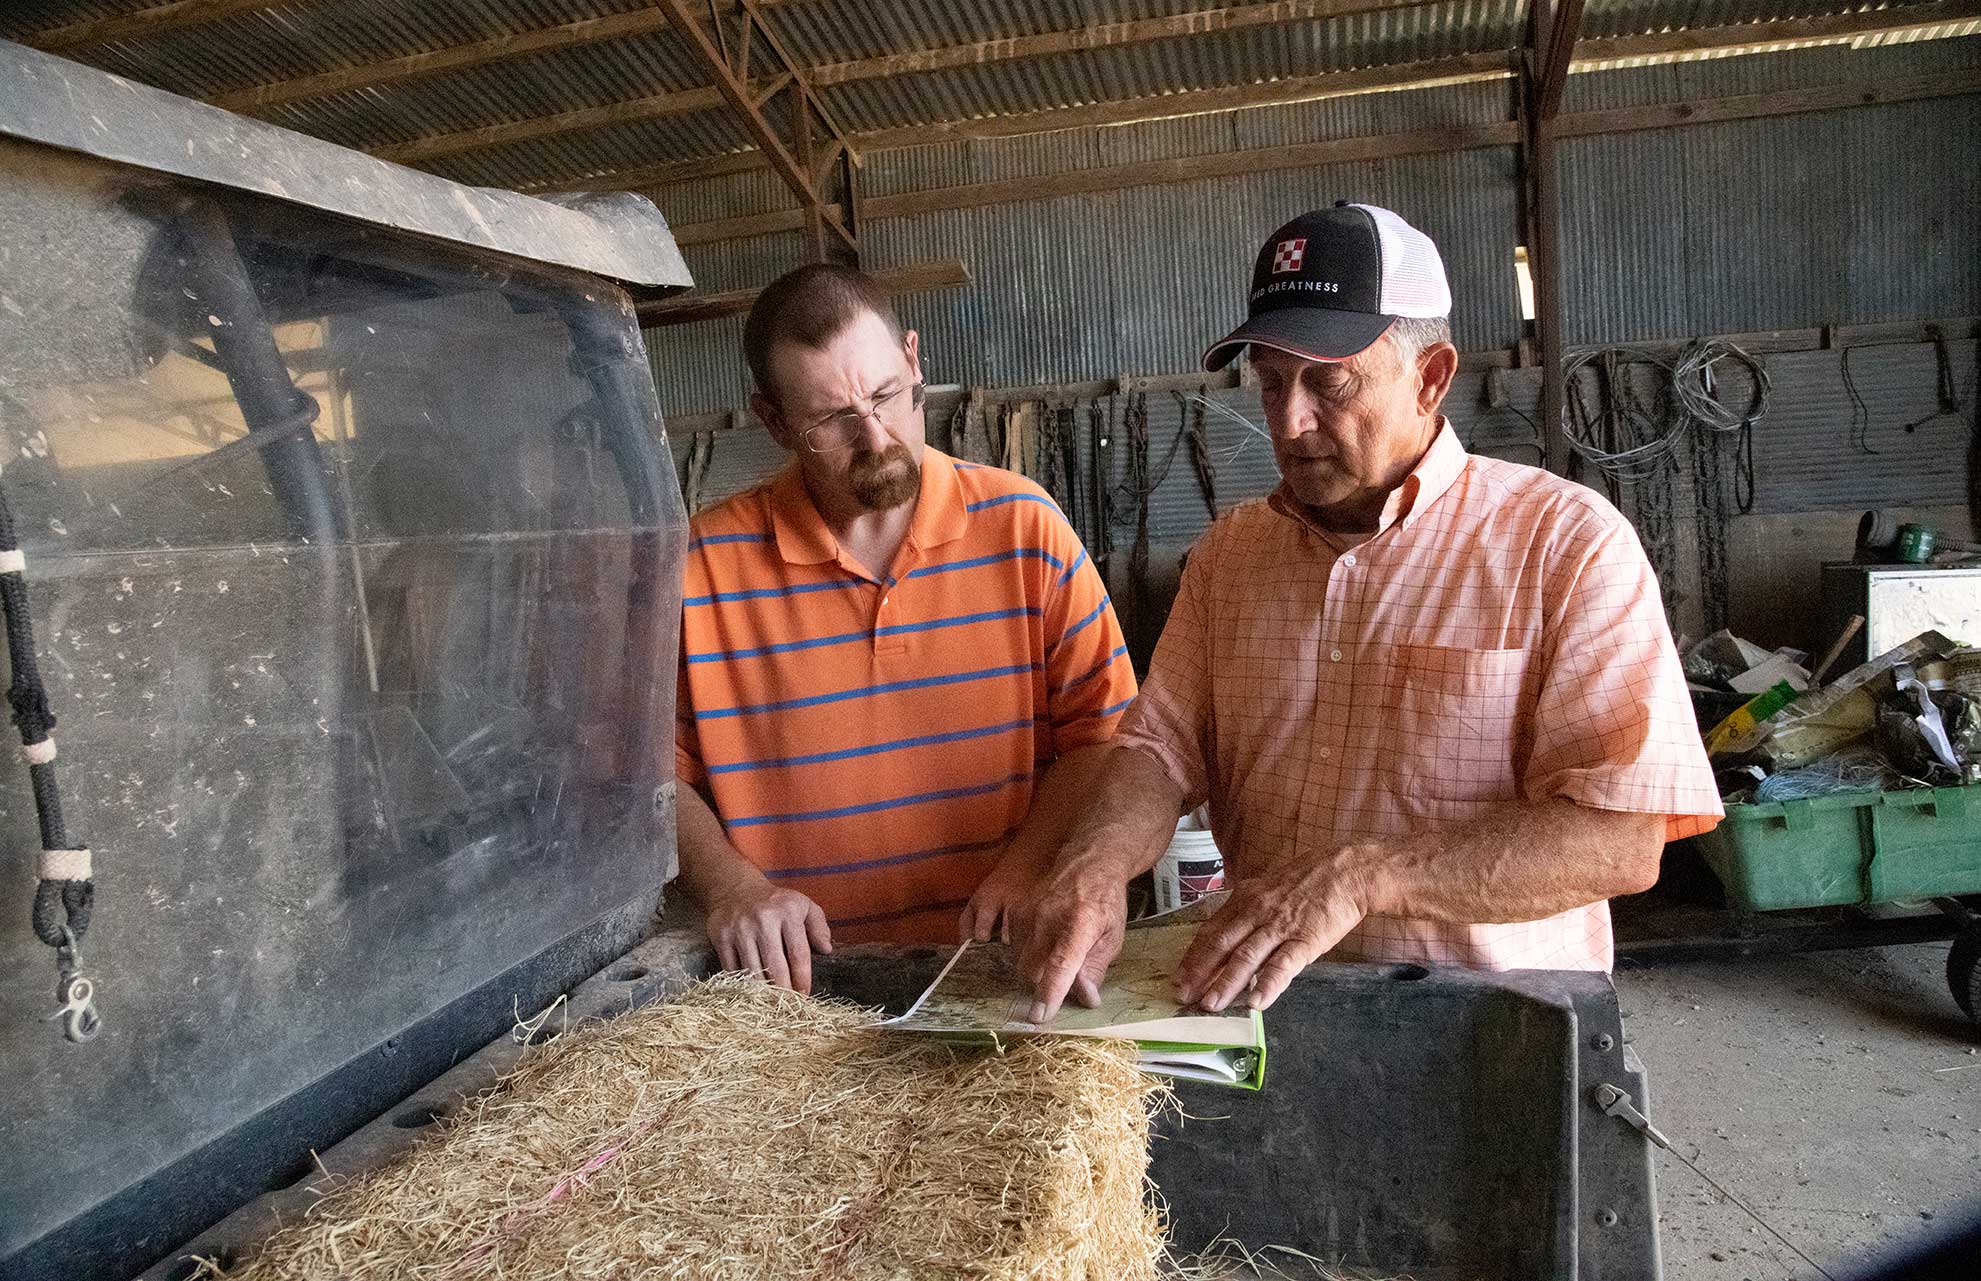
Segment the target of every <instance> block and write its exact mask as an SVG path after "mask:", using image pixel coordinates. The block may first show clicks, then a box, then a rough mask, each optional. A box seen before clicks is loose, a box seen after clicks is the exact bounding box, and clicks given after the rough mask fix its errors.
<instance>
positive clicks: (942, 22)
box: [0, 0, 1981, 185]
mask: <svg viewBox="0 0 1981 1281" xmlns="http://www.w3.org/2000/svg"><path fill="white" fill-rule="evenodd" d="M1240 2H1241V0H1195V2H1193V0H919V2H918V3H896V4H888V5H874V4H872V3H870V2H869V0H783V2H782V3H773V4H771V5H770V6H769V7H767V8H766V9H765V10H764V19H765V21H766V22H767V23H768V24H769V25H770V26H771V27H772V28H773V29H774V30H775V31H776V32H777V33H778V35H779V37H780V38H781V39H782V41H783V42H784V44H785V45H786V47H787V48H788V49H789V50H790V51H791V53H792V55H793V57H794V58H795V59H796V60H797V61H798V62H799V63H801V64H803V65H807V66H812V65H821V64H831V63H843V62H848V61H855V60H859V59H866V58H874V57H879V56H882V55H885V54H889V53H899V52H903V51H908V50H921V49H932V48H941V47H946V46H953V45H958V44H967V43H971V42H976V41H984V40H993V39H1002V38H1007V37H1016V36H1027V35H1037V34H1042V33H1049V32H1058V31H1075V30H1084V29H1088V28H1091V27H1094V26H1097V25H1104V24H1109V23H1119V22H1128V21H1137V20H1143V19H1150V18H1160V17H1165V16H1170V15H1175V14H1183V13H1189V12H1194V11H1200V10H1206V9H1214V8H1224V7H1230V6H1232V5H1235V4H1238V3H1240ZM156 4H157V0H75V2H73V3H65V2H63V0H50V2H48V3H43V4H39V5H32V6H24V7H10V8H9V10H8V12H7V13H5V14H4V15H0V35H5V36H11V37H21V36H23V35H27V34H30V33H32V32H33V31H36V30H45V29H48V28H50V27H51V26H55V25H59V24H62V23H65V22H72V21H76V20H80V19H84V18H92V17H100V16H104V15H110V14H128V13H133V12H138V11H141V10H143V9H146V8H149V7H155V6H156ZM649 4H650V0H425V2H423V3H420V4H415V5H408V4H404V3H402V2H401V0H307V2H302V3H288V4H282V5H277V6H275V7H272V8H267V9H259V10H250V11H247V12H243V13H239V14H236V15H234V16H231V17H226V18H222V19H219V20H212V21H206V22H200V23H194V24H190V25H182V26H177V27H168V28H167V29H165V30H162V31H160V32H159V33H158V34H156V35H153V36H147V37H136V38H129V39H124V40H119V41H116V42H114V43H109V44H98V45H92V46H85V47H82V48H80V49H78V50H75V51H74V53H73V55H72V56H79V57H81V58H83V59H84V60H86V61H90V62H93V63H95V64H97V65H100V66H103V67H105V68H107V69H109V70H113V71H116V72H118V73H120V74H123V75H127V76H130V77H132V78H135V79H138V80H143V81H146V82H148V83H151V84H155V85H159V86H160V87H163V88H167V89H171V90H173V91H175V92H179V93H184V94H187V95H189V96H193V97H211V96H215V95H218V94H222V93H225V92H228V91H233V90H239V89H242V88H245V87H251V86H255V85H260V84H266V83H271V82H276V81H281V80H284V79H290V78H294V77H297V76H302V75H309V74H315V73H318V72H323V71H327V70H332V69H337V68H346V67H353V66H361V65H365V64H368V63H375V62H379V61H382V60H385V59H388V58H393V57H398V56H402V55H406V54H412V53H421V52H431V51H434V50H441V49H447V48H452V47H455V46H459V45H462V44H466V43H470V42H474V41H478V40H486V39H491V38H496V37H500V36H502V35H505V34H516V33H524V32H532V31H540V30H543V29H546V28H550V27H555V26H558V25H561V24H566V23H570V22H574V21H581V20H585V19H591V18H597V17H602V16H607V15H613V14H623V13H628V12H632V11H635V10H639V9H643V8H646V7H648V6H649ZM1883 7H1887V6H1881V5H1878V4H1864V3H1848V2H1843V3H1839V2H1838V0H1828V2H1826V0H1591V3H1590V4H1589V6H1588V10H1587V13H1586V16H1585V19H1584V34H1585V35H1586V36H1589V37H1600V36H1608V35H1621V34H1633V33H1645V32H1657V31H1665V30H1671V29H1677V28H1696V27H1705V26H1718V25H1727V24H1731V23H1738V22H1752V21H1756V20H1759V19H1763V18H1787V17H1795V16H1805V15H1812V14H1825V13H1838V12H1855V11H1863V10H1874V9H1880V8H1883ZM1526 13H1527V0H1444V2H1443V3H1432V4H1425V5H1421V6H1417V7H1410V8H1389V9H1384V10H1381V11H1378V12H1373V13H1362V14H1355V15H1351V16H1347V17H1337V18H1332V19H1321V20H1307V21H1297V22H1296V21H1281V22H1276V23H1272V24H1269V25H1263V26H1256V27H1248V28H1245V29H1241V30H1236V31H1218V32H1211V33H1205V34H1193V35H1189V36H1183V37H1175V38H1170V39H1165V40H1161V41H1156V42H1148V43H1137V44H1129V45H1119V46H1113V47H1108V48H1102V49H1096V50H1091V51H1086V52H1079V53H1063V54H1056V55H1050V56H1045V57H1034V58H1026V59H1020V60H1011V61H998V62H987V63H982V64H977V65H971V66H965V67H959V68H955V69H952V70H944V71H936V72H927V73H923V74H919V75H897V76H890V77H888V78H885V79H875V80H862V81H855V82H851V83H846V84H841V85H837V86H834V87H832V88H829V89H827V90H825V91H824V94H823V96H824V97H825V99H826V101H827V103H828V106H829V108H830V109H831V110H832V112H833V113H834V114H835V116H836V117H837V118H838V119H839V121H840V122H841V124H842V126H843V127H844V128H846V129H848V130H852V131H866V130H873V129H886V128H898V127H912V126H914V125H918V124H925V123H930V122H935V121H942V120H957V119H969V118H977V117H984V116H996V115H1006V114H1012V113H1024V112H1034V111H1043V110H1050V109H1053V108H1059V107H1067V106H1076V105H1085V104H1090V103H1096V102H1108V101H1115V100H1120V99H1124V98H1131V97H1143V96H1150V95H1159V94H1166V93H1178V92H1185V91H1189V90H1193V89H1207V88H1219V87H1228V86H1235V85H1245V84H1252V83H1258V82H1261V81H1270V80H1276V79H1282V78H1287V77H1297V76H1312V75H1316V74H1324V73H1327V72H1330V71H1338V70H1345V69H1351V68H1360V67H1370V66H1387V65H1394V64H1400V63H1407V62H1414V61H1419V60H1422V59H1428V58H1437V57H1443V56H1447V55H1454V54H1466V53H1478V52H1491V51H1497V50H1504V49H1508V48H1511V47H1513V46H1515V45H1517V44H1518V43H1519V41H1520V39H1521V35H1522V32H1523V30H1524V25H1525V22H1526ZM1963 25H1965V26H1970V27H1972V26H1981V24H1975V23H1969V24H1963ZM758 65H759V66H761V65H763V62H762V60H761V59H760V60H759V64H758ZM708 81H709V77H708V75H707V73H706V71H705V70H704V69H703V67H702V66H701V65H700V64H699V62H698V61H697V59H696V58H695V56H694V55H693V54H692V53H691V51H690V50H689V49H688V48H687V47H686V46H685V44H684V43H683V42H682V41H681V40H679V39H678V38H677V37H676V36H675V35H674V34H673V33H672V32H670V31H665V30H654V31H651V32H647V33H644V34H636V35H625V36H619V37H616V38H613V39H609V40H602V41H593V42H589V43H584V44H580V45H576V46H571V47H567V48H564V49H559V50H554V51H545V52H539V53H534V54H529V55H526V56H521V57H515V58H508V59H504V60H502V61H499V62H493V63H487V64H484V65H482V66H478V67H471V68H464V69H460V70H455V71H449V72H443V73H436V74H430V75H423V76H420V77H417V78H414V79H407V80H401V81H399V82H397V83H393V84H387V85H376V86H371V87H367V88H360V89H354V90H350V91H347V92H344V93H339V94H334V95H329V96H324V97H317V98H311V99H307V100H303V101H298V102H295V103H291V104H288V105H285V106H280V107H276V108H272V109H270V111H269V112H268V118H269V119H270V120H272V121H273V122H275V123H278V124H282V125H285V126H287V127H290V128H295V129H299V130H301V131H303V132H307V133H311V134H315V135H317V136H320V137H324V138H328V139H330V140H332V141H335V142H339V143H342V144H344V145H347V146H354V147H359V148H361V149H373V148H380V147H389V146H392V145H394V144H401V143H405V142H408V141H410V140H413V139H416V138H423V137H429V136H432V135H435V134H441V133H449V132H455V131H461V130H467V129H473V128H478V127H482V126H488V125H495V124H502V123H508V122H515V121H524V120H531V119H536V118H539V117H543V116H547V115H554V114H557V113H560V112H566V111H572V110H579V109H583V108H587V107H597V106H602V105H606V104H612V103H620V102H626V101H630V100H636V99H640V98H645V97H651V96H653V95H656V94H665V93H669V92H675V91H679V90H683V89H689V88H693V87H697V86H702V85H705V84H707V83H708ZM745 145H747V142H746V139H745V135H744V134H743V133H742V131H741V130H740V128H739V127H738V126H736V125H735V124H734V123H732V122H731V121H730V120H729V119H728V117H727V114H726V113H723V112H702V113H698V114H694V115H683V116H670V117H666V118H662V119H655V120H648V121H644V122H641V123H638V124H633V125H624V124H622V125H617V126H611V127H607V128H598V129H587V130H584V131H574V132H570V133H565V134H559V135H556V136H553V137H548V138H545V139H542V140H539V141H535V142H528V143H516V144H508V145H503V146H495V147H487V148H484V149H481V150H477V151H474V152H471V153H463V154H459V155H453V156H444V157H434V158H433V159H431V161H430V162H429V167H431V168H434V169H435V170H436V171H438V172H441V173H444V174H446V175H447V176H449V177H454V178H457V179H460V180H464V181H469V182H476V183H481V184H485V185H526V184H530V183H533V182H554V181H559V180H568V179H572V178H576V177H582V176H584V175H586V174H591V173H597V172H602V171H606V170H611V169H615V168H622V167H628V166H633V165H645V164H652V163H655V162H656V161H665V160H675V159H687V158H693V157H698V156H707V155H714V154H720V153H723V152H727V151H732V150H736V149H738V148H740V147H743V146H745Z"/></svg>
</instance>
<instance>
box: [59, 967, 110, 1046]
mask: <svg viewBox="0 0 1981 1281" xmlns="http://www.w3.org/2000/svg"><path fill="white" fill-rule="evenodd" d="M65 987H66V991H63V992H60V993H58V994H57V996H58V998H59V999H60V1000H61V1002H62V1005H61V1007H60V1008H59V1009H57V1010H56V1011H55V1012H54V1013H53V1014H50V1015H49V1016H48V1020H47V1021H49V1022H53V1021H54V1020H56V1019H60V1020H62V1035H63V1036H65V1037H67V1038H68V1039H69V1040H70V1041H73V1042H75V1043H77V1044H81V1043H82V1042H84V1041H91V1040H94V1039H96V1034H97V1033H98V1032H101V1031H102V1030H103V1019H102V1018H101V1017H100V1016H99V1015H98V1014H97V1012H96V984H94V983H92V982H91V981H90V980H88V979H86V978H84V977H83V976H82V975H80V974H76V975H72V976H70V978H69V979H68V980H67V982H66V984H65Z"/></svg>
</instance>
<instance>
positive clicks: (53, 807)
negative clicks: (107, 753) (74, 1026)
mask: <svg viewBox="0 0 1981 1281" xmlns="http://www.w3.org/2000/svg"><path fill="white" fill-rule="evenodd" d="M20 546H21V544H20V536H19V534H18V532H17V531H16V529H15V526H14V510H13V506H12V505H11V504H10V503H9V502H8V501H7V494H6V490H5V489H4V488H0V552H18V551H19V550H20ZM0 611H4V613H5V621H6V628H7V661H8V665H9V668H10V676H11V684H10V685H9V687H8V690H7V703H8V705H9V706H10V707H12V708H13V713H14V714H13V720H14V725H15V727H16V728H18V729H19V730H20V734H21V744H22V746H24V747H34V746H37V745H39V744H41V743H46V742H47V741H48V738H49V733H50V731H52V730H53V729H54V728H55V713H54V712H53V711H51V710H50V709H49V706H48V691H47V690H46V689H45V688H44V687H43V685H42V682H41V669H40V667H39V666H38V665H37V664H36V663H35V658H34V621H33V616H32V615H31V614H30V613H29V611H28V595H27V582H26V579H25V578H24V577H23V576H22V575H21V574H19V573H0ZM28 779H29V783H30V785H31V786H32V788H33V791H34V812H35V817H36V819H37V820H38V821H39V824H40V827H41V847H42V848H43V849H44V850H66V849H68V848H69V836H68V830H67V827H66V825H65V824H64V823H63V821H62V792H61V789H60V787H59V786H58V785H57V783H56V780H55V763H54V762H53V761H45V762H38V763H32V764H30V765H29V766H28ZM95 902H96V882H95V881H94V880H93V879H90V880H53V879H50V878H47V877H44V878H42V879H41V881H40V882H39V883H38V884H37V885H36V886H35V891H34V908H33V912H32V920H33V923H34V936H35V937H36V938H38V939H40V940H41V941H42V942H43V943H45V944H47V945H48V946H49V947H52V948H54V949H55V955H56V972H57V979H56V988H55V995H56V999H57V1000H58V1001H61V1002H64V1003H65V1004H66V1003H67V1002H68V1001H69V993H70V983H71V980H72V979H74V978H75V976H76V969H77V958H76V953H77V951H78V950H79V948H80V947H81V944H82V940H83V936H84V935H85V934H87V933H88V932H89V918H90V911H91V909H92V908H93V907H94V906H95ZM90 1017H91V1018H94V1015H93V1014H92V1015H90ZM89 1034H90V1035H94V1033H93V1032H91V1033H89ZM71 1039H83V1038H80V1037H76V1036H75V1035H74V1034H73V1033H72V1034H71Z"/></svg>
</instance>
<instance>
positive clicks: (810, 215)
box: [661, 0, 860, 260]
mask: <svg viewBox="0 0 1981 1281" xmlns="http://www.w3.org/2000/svg"><path fill="white" fill-rule="evenodd" d="M661 3H662V4H663V5H665V6H666V9H667V13H668V16H669V17H671V18H672V19H673V20H674V28H675V30H676V31H677V32H678V33H679V34H680V36H681V38H682V39H683V40H685V41H686V42H687V43H688V46H689V47H690V48H691V49H693V50H694V51H695V52H696V53H697V54H699V55H700V57H701V60H702V62H703V63H704V65H706V66H707V67H708V69H709V72H710V74H712V75H713V76H714V77H715V88H716V91H717V92H718V93H720V94H721V95H722V97H723V99H724V101H726V102H727V103H728V104H729V108H730V110H731V111H733V112H734V113H735V114H736V115H737V117H738V118H739V119H740V120H741V121H742V124H743V128H744V129H745V130H746V131H747V132H748V133H749V135H750V137H751V138H753V139H755V141H756V144H757V149H758V150H759V151H761V152H762V153H763V154H764V157H765V159H767V160H768V161H769V162H770V167H771V168H772V169H773V170H774V171H775V172H776V173H777V176H778V177H780V178H782V179H783V180H784V185H785V186H787V187H789V188H791V192H792V194H793V195H795V196H797V197H798V203H799V206H800V211H801V213H802V216H803V217H804V220H805V223H806V225H807V226H808V228H810V230H811V234H810V235H809V236H808V239H809V241H810V248H811V251H812V256H813V257H815V258H823V257H824V256H825V240H824V233H825V232H826V231H831V232H833V233H834V234H835V235H836V236H838V237H839V239H840V240H842V241H844V242H845V244H846V247H847V248H848V249H850V250H851V251H852V254H853V256H854V258H855V259H856V260H857V259H858V257H859V253H860V242H859V241H858V240H857V239H855V238H854V235H853V233H852V231H851V230H850V229H849V228H848V227H847V226H846V223H845V221H844V220H843V219H842V218H841V216H840V214H839V213H838V212H837V211H836V210H835V211H834V212H831V213H827V212H826V211H825V209H824V203H825V202H824V200H823V199H822V198H821V197H820V195H819V189H818V185H817V184H816V183H815V182H814V181H813V180H812V174H811V158H812V133H813V121H814V119H815V118H818V119H820V120H824V121H825V123H827V124H828V127H829V126H830V121H829V119H828V118H826V117H825V116H824V113H823V112H822V111H820V110H819V109H818V106H817V100H816V98H815V96H814V95H813V93H812V89H811V86H810V85H809V84H807V83H806V81H805V77H804V75H803V73H802V72H800V71H799V70H798V68H797V67H796V66H795V65H793V64H792V62H791V60H790V55H789V54H788V53H786V52H785V50H784V48H783V47H782V46H781V45H780V44H778V43H777V42H776V41H775V39H774V38H772V37H771V35H770V31H769V29H768V28H764V27H762V24H760V23H759V24H757V25H758V28H759V30H760V32H761V34H763V35H764V36H765V37H766V38H767V39H769V40H770V44H771V48H772V50H773V52H775V53H776V55H777V57H778V60H779V61H780V62H782V63H783V64H784V71H785V72H786V73H787V74H789V75H790V77H791V84H790V88H789V92H790V95H791V102H792V116H791V124H792V129H791V136H792V146H791V147H787V146H786V145H785V142H784V139H783V138H782V137H781V136H780V135H779V134H778V132H777V130H776V129H775V128H773V127H772V126H771V123H770V121H769V120H768V119H767V118H765V116H764V113H763V109H762V106H761V105H760V104H759V102H758V101H757V100H756V98H755V96H754V94H753V93H752V92H751V88H750V86H749V85H748V84H747V83H746V82H744V81H743V80H742V79H740V78H739V77H738V76H737V74H736V67H735V64H733V63H732V62H731V61H730V60H729V59H728V58H727V57H725V56H724V54H723V50H722V49H721V48H720V47H719V46H718V45H717V43H716V42H715V40H714V39H713V38H712V37H711V35H710V32H709V30H708V29H707V28H705V27H703V26H702V24H701V23H700V22H699V21H697V20H696V18H695V15H694V14H693V13H692V12H690V11H689V8H688V0H661ZM744 5H745V8H746V9H747V7H748V0H744ZM832 134H833V136H835V137H841V135H839V132H838V130H836V129H834V130H832ZM841 140H842V141H843V137H841ZM794 149H795V152H796V154H793V152H794Z"/></svg>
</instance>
